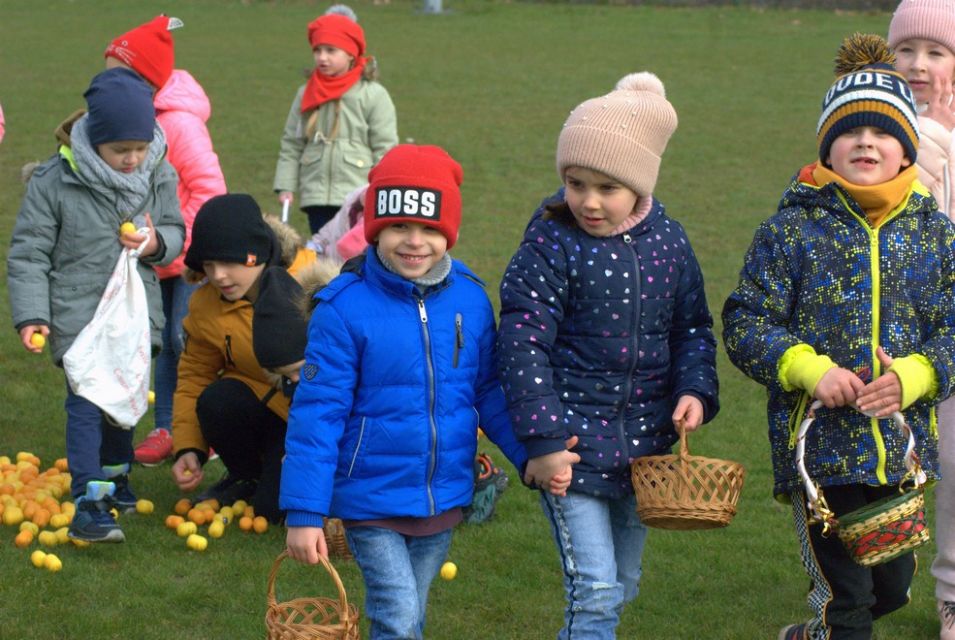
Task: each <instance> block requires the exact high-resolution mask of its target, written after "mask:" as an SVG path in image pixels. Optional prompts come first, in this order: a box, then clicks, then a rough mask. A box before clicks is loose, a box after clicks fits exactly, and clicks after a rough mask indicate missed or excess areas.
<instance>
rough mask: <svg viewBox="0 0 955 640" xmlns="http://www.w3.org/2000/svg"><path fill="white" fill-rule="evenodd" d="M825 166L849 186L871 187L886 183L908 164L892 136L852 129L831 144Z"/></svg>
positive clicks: (864, 128)
mask: <svg viewBox="0 0 955 640" xmlns="http://www.w3.org/2000/svg"><path fill="white" fill-rule="evenodd" d="M826 164H828V165H829V166H831V167H832V170H833V171H835V172H836V173H838V174H839V175H840V176H842V177H843V178H845V179H846V180H848V181H849V182H851V183H852V184H858V185H862V186H872V185H875V184H882V183H883V182H888V181H889V180H891V179H892V178H894V177H895V176H897V175H899V171H901V170H902V168H903V167H908V166H910V165H911V164H912V162H911V161H910V160H909V159H908V158H906V157H905V152H904V151H903V150H902V143H901V142H899V141H898V140H897V139H896V138H895V137H894V136H891V135H889V134H888V133H886V132H885V131H883V130H882V129H879V128H878V127H856V128H855V129H850V130H849V131H846V132H845V133H843V134H842V135H840V136H839V137H838V138H836V139H835V140H834V141H833V142H832V147H831V148H830V149H829V157H828V158H826Z"/></svg>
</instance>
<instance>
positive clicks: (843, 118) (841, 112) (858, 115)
mask: <svg viewBox="0 0 955 640" xmlns="http://www.w3.org/2000/svg"><path fill="white" fill-rule="evenodd" d="M894 62H895V57H894V55H892V53H891V51H890V50H889V48H888V45H887V44H886V43H885V40H884V39H882V38H881V37H880V36H875V35H872V34H858V33H857V34H853V35H852V36H850V37H848V38H846V39H845V40H844V41H843V43H842V47H841V48H840V50H839V55H838V56H837V58H836V72H837V75H838V77H837V78H836V81H835V82H834V83H833V84H832V86H831V87H829V91H827V92H826V95H825V97H824V98H823V99H822V115H821V116H819V123H818V125H817V126H816V140H817V141H818V143H819V159H820V160H822V161H823V162H826V161H827V159H828V157H829V150H830V148H831V147H832V143H833V141H834V140H835V139H836V138H838V137H839V136H840V135H842V134H843V133H845V132H847V131H850V130H851V129H855V128H856V127H866V126H869V127H878V128H879V129H882V130H883V131H885V132H886V133H888V134H889V135H891V136H892V137H894V138H895V139H896V140H898V141H899V143H900V144H901V145H902V149H903V150H904V152H905V157H906V158H908V159H909V160H910V161H911V162H913V163H914V162H915V157H916V155H917V154H918V148H919V125H918V111H917V109H916V106H915V96H914V95H913V94H912V88H911V87H909V84H908V83H907V82H906V81H905V78H904V77H903V76H902V75H901V74H900V73H898V72H897V71H896V70H895V67H893V66H892V64H893V63H894Z"/></svg>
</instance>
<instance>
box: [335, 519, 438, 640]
mask: <svg viewBox="0 0 955 640" xmlns="http://www.w3.org/2000/svg"><path fill="white" fill-rule="evenodd" d="M345 537H346V538H347V539H348V547H349V548H350V549H351V552H352V555H353V556H355V562H357V563H358V568H359V569H361V575H362V578H363V579H364V581H365V612H364V613H365V617H366V618H368V621H369V623H370V624H371V628H370V629H369V633H368V638H369V640H390V639H392V638H402V639H408V640H421V638H422V637H423V634H424V619H425V609H426V607H427V605H428V589H429V588H430V587H431V581H432V580H434V577H435V576H436V575H438V571H439V570H440V569H441V565H442V564H443V563H444V559H445V558H446V557H447V555H448V547H450V546H451V529H448V530H447V531H442V532H441V533H436V534H434V535H431V536H406V535H403V534H400V533H398V532H397V531H392V530H391V529H384V528H381V527H349V528H347V529H345Z"/></svg>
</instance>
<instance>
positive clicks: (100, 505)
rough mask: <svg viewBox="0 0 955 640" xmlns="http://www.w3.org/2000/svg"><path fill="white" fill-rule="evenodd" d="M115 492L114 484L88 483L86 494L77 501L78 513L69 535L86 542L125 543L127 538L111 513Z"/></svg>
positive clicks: (96, 481)
mask: <svg viewBox="0 0 955 640" xmlns="http://www.w3.org/2000/svg"><path fill="white" fill-rule="evenodd" d="M114 491H116V485H114V484H113V483H112V482H102V481H99V480H94V481H92V482H89V483H87V485H86V494H85V495H83V496H80V497H79V498H77V499H76V513H75V514H74V515H73V521H72V522H70V528H69V531H68V533H67V535H69V537H71V538H76V539H77V540H85V541H86V542H124V541H125V540H126V536H125V535H124V534H123V530H122V529H120V528H119V525H118V524H116V520H115V519H114V518H113V514H111V513H110V512H109V511H110V509H111V508H112V495H113V492H114Z"/></svg>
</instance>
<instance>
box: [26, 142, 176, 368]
mask: <svg viewBox="0 0 955 640" xmlns="http://www.w3.org/2000/svg"><path fill="white" fill-rule="evenodd" d="M67 156H68V154H67V155H64V154H62V153H60V154H57V155H55V156H54V157H52V158H50V159H49V160H47V161H46V162H44V163H43V164H41V165H40V166H39V167H37V169H36V171H34V173H33V175H32V177H31V178H30V181H29V183H28V184H27V193H26V196H25V197H24V198H23V202H22V204H21V205H20V211H19V213H18V214H17V221H16V225H15V226H14V228H13V237H12V240H11V242H10V252H9V254H8V256H7V285H8V288H9V293H10V309H11V313H12V315H13V324H14V326H15V327H16V328H17V330H19V329H20V328H21V327H24V326H26V325H30V324H45V325H48V326H49V327H50V352H51V355H52V357H53V361H54V362H55V363H56V364H57V365H58V366H62V360H63V355H64V354H65V353H66V352H67V350H68V349H69V348H70V345H72V344H73V340H74V339H75V338H76V336H77V334H78V333H79V332H80V331H81V330H82V329H83V327H85V326H86V325H87V324H89V322H90V320H92V318H93V313H94V312H95V311H96V307H97V305H98V304H99V300H100V298H101V297H102V294H103V291H104V290H105V289H106V283H107V282H108V280H109V277H110V274H111V273H112V272H113V268H114V267H115V266H116V262H117V260H119V254H120V252H121V251H122V249H123V247H122V245H121V244H120V243H119V226H120V224H122V223H123V222H124V220H125V219H127V218H128V217H129V216H127V215H126V214H124V213H121V212H119V211H117V208H116V207H115V206H113V203H112V202H110V201H108V199H107V198H106V197H105V196H104V195H103V194H102V193H99V192H94V191H93V190H91V189H90V188H88V187H87V186H86V185H84V184H83V183H82V182H80V180H79V179H78V178H77V176H76V174H75V173H74V170H73V168H72V167H71V164H70V161H69V160H68V157H67ZM176 184H177V179H176V172H175V170H174V169H173V168H172V166H171V165H170V164H169V163H168V162H167V161H165V160H163V161H162V162H161V163H160V164H159V165H158V166H157V167H156V169H155V170H154V172H153V177H152V181H151V186H150V192H149V195H147V197H146V199H145V200H144V201H143V204H142V205H141V207H140V208H139V210H137V211H134V212H132V216H131V217H132V220H133V223H134V224H136V226H137V227H139V226H145V214H146V213H149V214H150V216H151V217H152V221H153V225H154V226H155V228H156V233H157V234H159V236H160V239H161V241H162V242H161V245H162V246H161V247H160V251H159V252H158V253H157V254H155V255H152V256H149V257H147V258H142V259H141V260H140V262H139V274H140V275H141V276H142V278H143V284H144V285H145V287H146V298H147V300H148V303H149V324H150V328H151V334H152V344H153V349H154V352H155V350H158V349H159V348H160V347H161V346H162V327H163V323H164V319H163V312H162V298H161V295H160V291H159V281H158V279H157V277H156V272H155V270H154V269H153V265H166V264H169V263H170V262H172V260H173V259H175V257H176V256H178V255H179V253H180V251H182V243H183V239H184V238H185V226H184V225H183V222H182V216H181V215H180V213H179V200H178V198H177V197H176Z"/></svg>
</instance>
